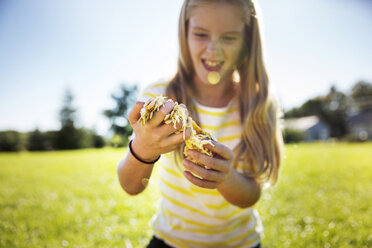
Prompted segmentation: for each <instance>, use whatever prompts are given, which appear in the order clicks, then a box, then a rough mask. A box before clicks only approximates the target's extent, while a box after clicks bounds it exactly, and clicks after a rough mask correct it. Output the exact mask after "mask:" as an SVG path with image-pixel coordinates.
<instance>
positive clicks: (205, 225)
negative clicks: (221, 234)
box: [165, 209, 216, 228]
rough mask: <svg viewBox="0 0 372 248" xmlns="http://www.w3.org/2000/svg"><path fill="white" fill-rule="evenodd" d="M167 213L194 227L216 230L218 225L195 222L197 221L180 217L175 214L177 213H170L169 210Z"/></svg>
mask: <svg viewBox="0 0 372 248" xmlns="http://www.w3.org/2000/svg"><path fill="white" fill-rule="evenodd" d="M165 211H166V212H167V214H168V215H170V216H172V217H176V218H178V219H181V220H183V221H184V222H186V223H189V224H192V225H196V226H201V227H205V228H214V227H216V225H208V224H205V223H202V222H198V221H195V220H189V219H186V218H185V217H182V216H180V215H178V214H175V213H173V212H171V211H169V210H168V209H165Z"/></svg>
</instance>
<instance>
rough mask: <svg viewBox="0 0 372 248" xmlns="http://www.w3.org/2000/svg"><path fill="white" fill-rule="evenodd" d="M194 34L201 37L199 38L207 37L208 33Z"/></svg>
mask: <svg viewBox="0 0 372 248" xmlns="http://www.w3.org/2000/svg"><path fill="white" fill-rule="evenodd" d="M194 35H195V36H196V37H198V38H201V39H203V38H207V37H208V35H207V34H204V33H194Z"/></svg>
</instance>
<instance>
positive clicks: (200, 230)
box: [167, 211, 252, 235]
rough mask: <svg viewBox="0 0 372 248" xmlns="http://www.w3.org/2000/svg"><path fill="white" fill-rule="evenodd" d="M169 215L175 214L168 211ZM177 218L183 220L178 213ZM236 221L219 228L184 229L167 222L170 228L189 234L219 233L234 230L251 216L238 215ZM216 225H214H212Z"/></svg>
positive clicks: (250, 218)
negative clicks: (226, 226) (227, 226)
mask: <svg viewBox="0 0 372 248" xmlns="http://www.w3.org/2000/svg"><path fill="white" fill-rule="evenodd" d="M167 212H170V211H167ZM170 215H176V214H173V213H172V212H170ZM176 216H177V217H178V218H181V219H183V220H184V218H183V217H180V216H178V215H176ZM237 220H238V222H237V223H236V224H234V225H232V226H230V227H229V228H227V229H226V228H219V229H211V228H208V229H201V228H188V229H185V228H183V227H182V225H175V224H173V223H171V222H170V223H168V224H169V225H170V226H171V227H172V229H174V230H180V231H183V232H189V233H191V234H194V233H198V234H208V235H209V234H220V233H228V232H230V231H232V230H234V229H235V228H238V227H240V226H242V225H243V224H245V223H247V222H249V221H251V220H252V216H250V217H249V219H246V216H242V217H240V218H239V219H237ZM187 221H189V220H187ZM214 227H216V226H214Z"/></svg>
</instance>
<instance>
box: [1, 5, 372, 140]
mask: <svg viewBox="0 0 372 248" xmlns="http://www.w3.org/2000/svg"><path fill="white" fill-rule="evenodd" d="M181 4H182V1H181V0H157V1H154V0H141V1H129V0H109V1H97V0H93V1H92V0H79V1H76V0H63V1H62V0H60V1H57V0H56V1H49V0H34V1H26V0H2V1H0V130H4V129H16V130H20V131H29V130H33V129H35V128H39V129H41V130H50V129H58V128H59V121H58V111H59V109H60V107H61V105H62V99H63V93H64V90H65V89H66V88H69V89H71V90H72V92H73V93H74V95H75V101H74V104H75V106H76V108H77V109H78V112H77V116H78V124H79V125H81V126H85V127H88V128H95V129H97V131H98V132H99V133H101V134H106V133H107V130H108V127H109V122H108V121H107V120H106V119H105V117H104V116H103V115H102V111H103V110H104V109H107V108H111V107H112V106H113V104H114V102H113V101H112V100H111V98H110V94H111V93H115V92H118V90H119V85H120V84H121V83H128V84H137V85H138V86H139V87H140V88H141V87H143V86H145V85H146V84H149V83H151V82H154V81H159V80H161V79H164V78H169V77H170V76H171V75H172V74H173V73H174V70H175V68H176V60H177V55H178V45H177V22H178V15H179V10H180V6H181ZM260 5H261V9H262V14H263V18H264V26H263V32H264V38H265V48H266V50H265V57H266V63H267V66H268V71H269V75H270V78H271V83H272V87H273V89H274V91H275V92H276V94H277V95H278V96H279V99H280V100H281V103H282V105H283V106H284V107H285V108H286V109H288V108H291V107H294V106H299V105H300V104H301V103H303V102H304V101H306V100H307V99H309V98H311V97H314V96H316V95H319V94H325V93H326V92H327V91H328V89H329V87H330V86H331V85H332V84H334V85H336V86H337V87H338V88H339V89H341V90H344V91H346V90H348V89H350V87H351V86H352V85H353V84H354V83H355V82H356V81H358V80H361V79H364V80H368V81H370V82H372V69H371V68H372V48H371V45H370V44H372V15H371V14H370V13H372V1H368V0H353V1H352V0H338V1H337V0H313V1H295V0H261V1H260Z"/></svg>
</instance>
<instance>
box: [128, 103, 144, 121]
mask: <svg viewBox="0 0 372 248" xmlns="http://www.w3.org/2000/svg"><path fill="white" fill-rule="evenodd" d="M143 105H145V103H144V102H139V101H137V102H136V103H135V104H134V106H133V108H132V109H131V111H130V113H129V114H128V120H129V123H130V124H131V125H132V126H133V125H134V124H135V123H137V121H138V119H139V118H140V117H141V113H140V112H141V108H142V107H143Z"/></svg>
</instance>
